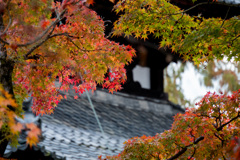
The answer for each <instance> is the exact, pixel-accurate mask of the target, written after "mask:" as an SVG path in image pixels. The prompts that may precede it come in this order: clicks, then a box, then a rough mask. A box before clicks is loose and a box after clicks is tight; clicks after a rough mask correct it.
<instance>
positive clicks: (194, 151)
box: [188, 147, 196, 159]
mask: <svg viewBox="0 0 240 160" xmlns="http://www.w3.org/2000/svg"><path fill="white" fill-rule="evenodd" d="M195 153H196V147H194V150H193V153H192V155H191V157H189V158H188V159H192V158H193V156H194V154H195Z"/></svg>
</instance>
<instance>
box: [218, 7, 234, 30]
mask: <svg viewBox="0 0 240 160" xmlns="http://www.w3.org/2000/svg"><path fill="white" fill-rule="evenodd" d="M230 8H231V7H230V6H229V7H228V10H227V13H226V16H225V18H224V20H223V22H222V25H221V27H220V28H222V27H223V25H224V22H225V21H226V19H227V16H228V13H229V10H230Z"/></svg>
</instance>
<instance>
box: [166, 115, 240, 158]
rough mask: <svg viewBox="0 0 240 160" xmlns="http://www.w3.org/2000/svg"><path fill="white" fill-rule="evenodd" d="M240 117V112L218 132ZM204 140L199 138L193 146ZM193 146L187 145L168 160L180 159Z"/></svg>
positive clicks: (219, 128)
mask: <svg viewBox="0 0 240 160" xmlns="http://www.w3.org/2000/svg"><path fill="white" fill-rule="evenodd" d="M239 117H240V112H238V115H237V116H236V117H234V118H232V119H231V120H230V121H228V122H226V123H224V124H223V125H221V126H220V127H218V128H217V131H221V130H222V129H223V127H225V126H226V125H228V124H229V123H231V122H232V121H234V120H236V119H238V118H239ZM203 139H204V136H201V137H199V138H197V139H196V140H195V141H194V142H193V144H198V143H199V142H200V141H202V140H203ZM193 144H190V145H187V146H186V147H184V148H182V149H181V150H180V151H179V152H178V153H176V154H175V155H174V156H172V157H170V158H168V159H167V160H174V159H176V158H178V157H180V156H181V155H182V154H183V153H185V152H186V151H187V149H188V147H191V146H192V145H193Z"/></svg>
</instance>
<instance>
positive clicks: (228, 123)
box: [217, 112, 240, 131]
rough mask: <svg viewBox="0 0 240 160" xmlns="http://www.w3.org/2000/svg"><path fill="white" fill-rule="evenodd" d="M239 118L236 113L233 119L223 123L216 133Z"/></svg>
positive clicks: (239, 115)
mask: <svg viewBox="0 0 240 160" xmlns="http://www.w3.org/2000/svg"><path fill="white" fill-rule="evenodd" d="M239 117H240V114H239V112H238V115H237V116H236V117H234V118H232V119H231V120H230V121H228V122H226V123H224V124H223V125H221V126H220V127H218V128H217V131H221V130H222V129H223V127H225V126H226V125H228V124H229V123H231V122H232V121H234V120H236V119H238V118H239Z"/></svg>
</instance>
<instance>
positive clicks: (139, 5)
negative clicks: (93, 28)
mask: <svg viewBox="0 0 240 160" xmlns="http://www.w3.org/2000/svg"><path fill="white" fill-rule="evenodd" d="M209 3H211V4H212V3H215V4H218V2H205V3H201V4H209ZM219 3H220V2H219ZM220 5H221V3H220ZM115 10H116V12H117V13H119V12H124V14H122V15H121V16H120V18H119V19H118V21H116V22H115V26H114V29H115V30H114V35H121V34H122V33H124V35H125V36H130V35H132V36H134V37H136V38H142V39H147V38H148V36H150V35H154V37H156V38H158V37H160V38H161V41H160V46H161V47H171V49H172V51H173V52H176V53H178V54H180V55H181V56H183V58H184V59H185V60H193V61H194V62H195V64H196V65H198V64H200V62H204V61H207V60H213V59H223V58H224V56H226V57H228V59H229V60H230V59H232V58H234V59H235V60H236V61H239V60H240V46H239V45H238V44H239V43H240V39H239V37H240V30H239V28H240V21H239V15H236V16H235V17H232V18H230V19H221V18H204V17H201V15H198V16H190V15H188V14H187V13H186V12H187V11H188V10H185V11H184V10H182V9H180V8H179V7H177V6H175V5H173V4H171V3H170V2H169V1H167V0H159V1H156V0H136V1H130V0H126V1H119V2H118V3H117V4H116V6H115Z"/></svg>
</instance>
